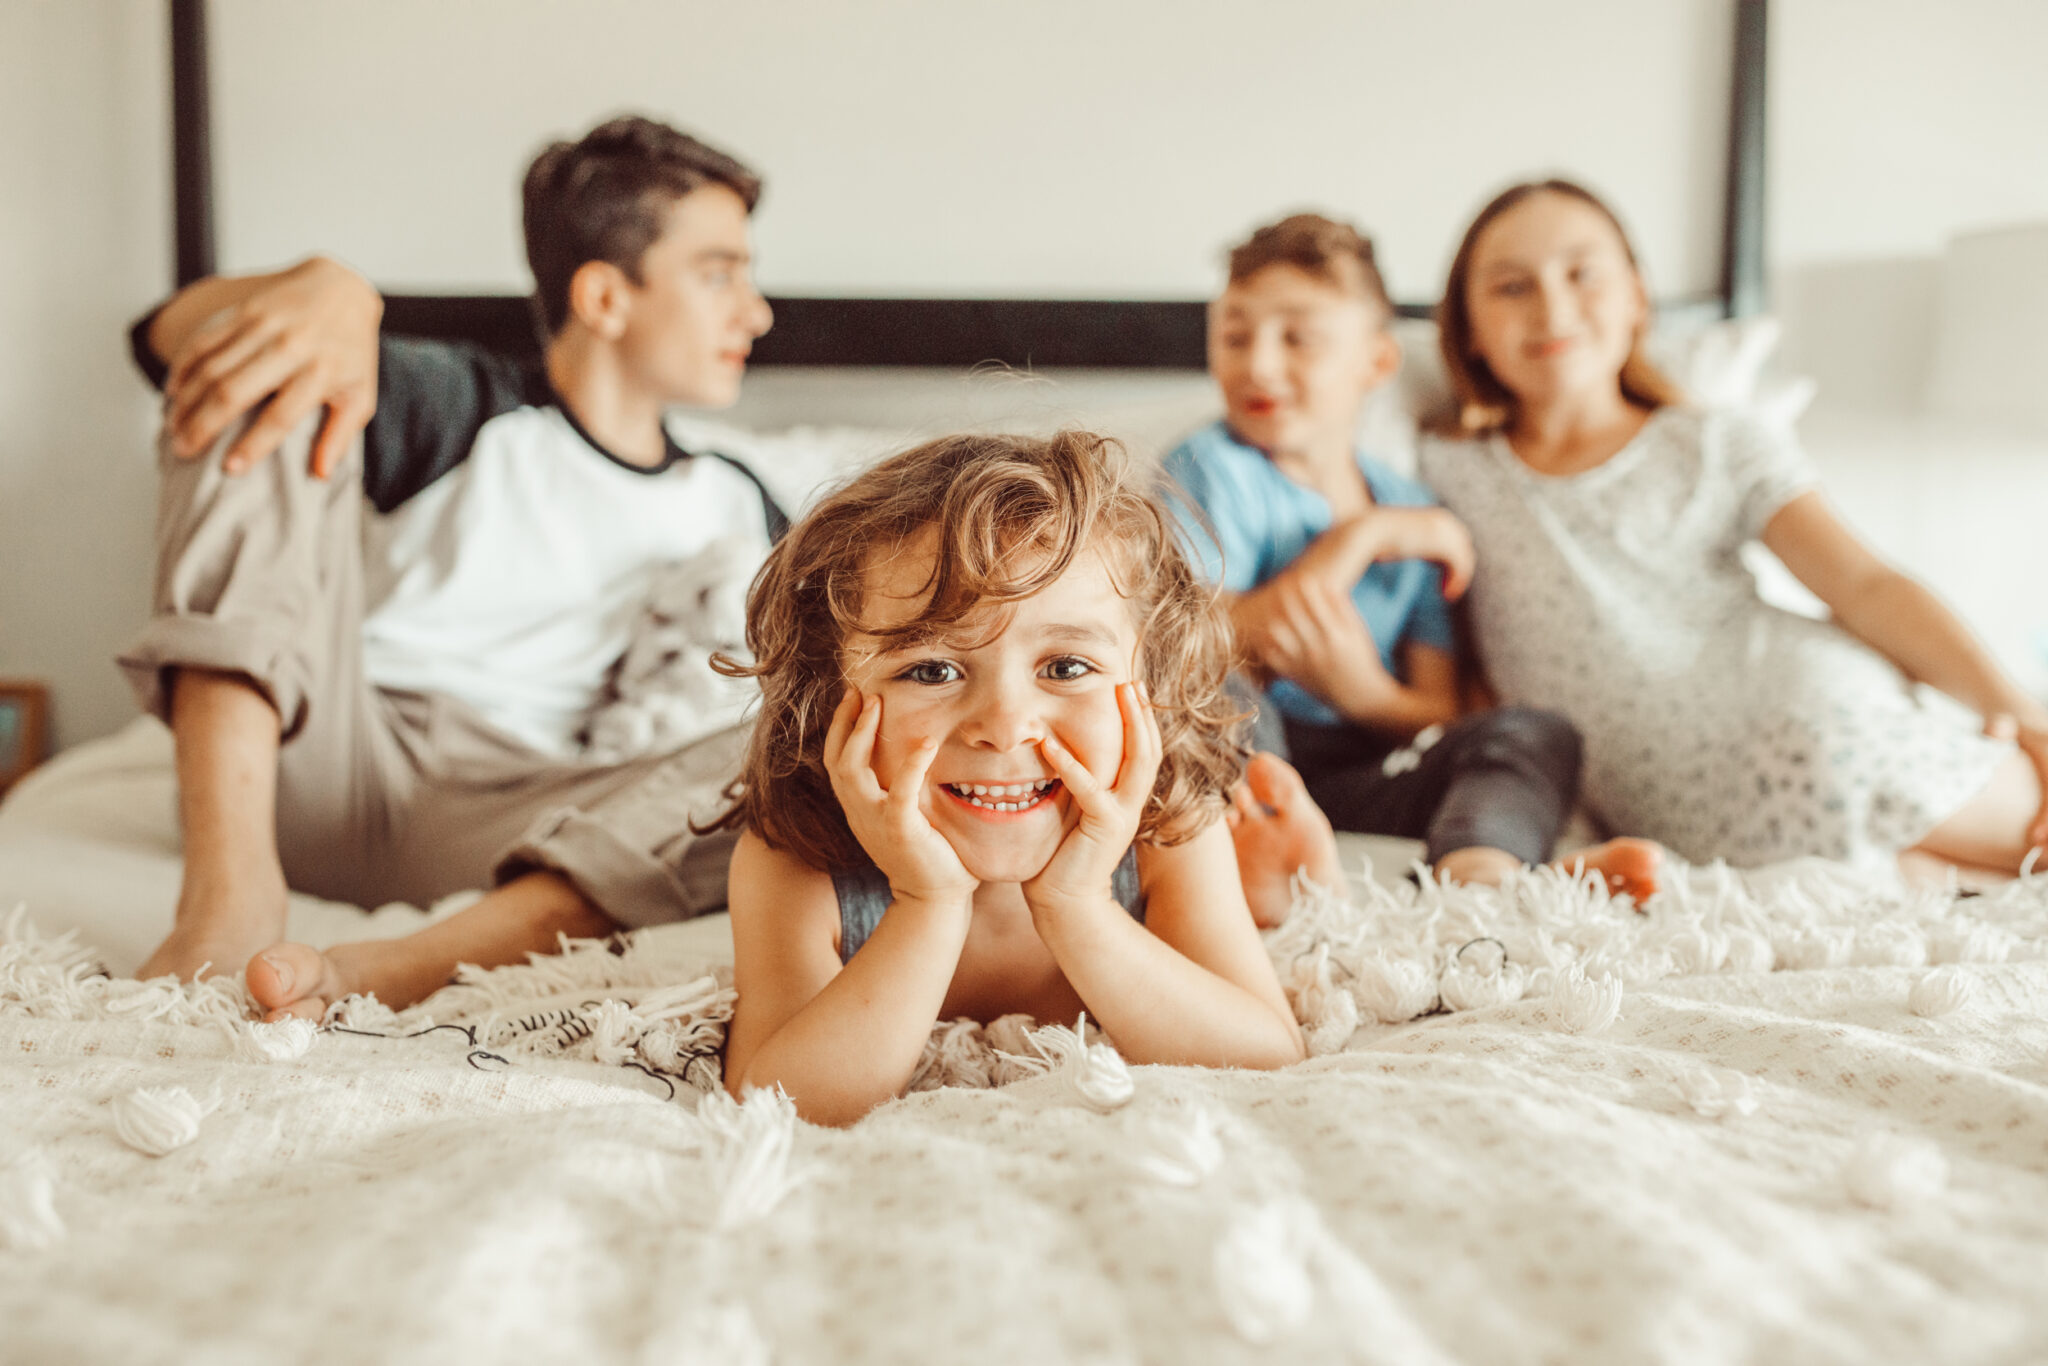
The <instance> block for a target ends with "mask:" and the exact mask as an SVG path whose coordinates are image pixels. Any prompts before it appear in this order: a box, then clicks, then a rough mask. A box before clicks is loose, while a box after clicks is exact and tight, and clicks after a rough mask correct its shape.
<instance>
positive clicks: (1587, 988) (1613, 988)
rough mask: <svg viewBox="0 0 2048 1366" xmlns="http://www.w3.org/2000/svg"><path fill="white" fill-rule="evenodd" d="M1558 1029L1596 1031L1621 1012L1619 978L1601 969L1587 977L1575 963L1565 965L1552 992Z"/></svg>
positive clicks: (1589, 1032)
mask: <svg viewBox="0 0 2048 1366" xmlns="http://www.w3.org/2000/svg"><path fill="white" fill-rule="evenodd" d="M1551 1002H1552V1007H1553V1010H1554V1012H1555V1014H1556V1016H1557V1023H1558V1027H1559V1028H1560V1029H1563V1030H1564V1031H1566V1032H1567V1033H1571V1034H1598V1033H1599V1032H1600V1031H1601V1030H1603V1029H1605V1028H1607V1026H1609V1025H1611V1024H1613V1023H1614V1021H1615V1020H1616V1018H1617V1017H1619V1016H1620V1014H1621V979H1620V978H1618V977H1615V976H1613V975H1612V974H1609V973H1602V974H1600V976H1599V977H1598V978H1597V979H1588V978H1587V976H1586V973H1585V970H1584V969H1583V968H1581V967H1580V966H1579V965H1578V964H1577V963H1574V964H1572V965H1571V966H1570V967H1569V968H1567V969H1565V973H1564V976H1563V977H1561V978H1559V979H1558V983H1557V987H1556V989H1555V990H1554V991H1553V992H1552V993H1551Z"/></svg>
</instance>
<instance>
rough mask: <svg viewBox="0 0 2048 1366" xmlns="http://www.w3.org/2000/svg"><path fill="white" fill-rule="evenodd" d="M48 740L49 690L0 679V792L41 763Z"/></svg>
mask: <svg viewBox="0 0 2048 1366" xmlns="http://www.w3.org/2000/svg"><path fill="white" fill-rule="evenodd" d="M49 738H50V689H49V687H48V686H47V685H46V684H42V683H37V682H33V681H31V680H29V679H25V678H0V793H4V792H5V791H7V789H8V788H10V787H12V786H14V783H15V780H16V779H18V778H20V777H21V776H22V775H23V774H25V773H27V772H28V771H29V770H30V769H32V768H34V767H35V766H36V765H37V764H39V763H41V762H42V761H43V754H44V751H45V749H46V747H47V746H48V744H49Z"/></svg>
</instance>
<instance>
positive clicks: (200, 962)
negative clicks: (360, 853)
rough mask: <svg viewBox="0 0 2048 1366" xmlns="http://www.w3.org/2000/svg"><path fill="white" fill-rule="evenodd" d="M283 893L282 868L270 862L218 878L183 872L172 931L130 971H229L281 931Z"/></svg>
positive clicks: (187, 974)
mask: <svg viewBox="0 0 2048 1366" xmlns="http://www.w3.org/2000/svg"><path fill="white" fill-rule="evenodd" d="M286 897H287V893H286V890H285V884H284V872H283V870H282V869H280V868H278V867H277V866H276V865H275V864H272V865H271V866H270V867H268V868H258V869H254V870H251V871H249V872H247V873H246V874H243V875H240V876H236V877H231V878H223V879H219V880H215V879H200V880H196V881H195V880H192V879H191V877H190V876H189V874H188V878H187V881H186V883H185V885H184V887H183V888H181V889H180V891H179V893H178V909H177V913H176V916H175V918H174V920H173V923H172V928H171V932H170V933H169V934H168V935H166V936H165V937H164V942H163V943H161V944H159V945H157V947H156V951H155V952H154V953H152V954H150V956H149V957H148V958H147V959H145V960H144V961H143V964H142V966H141V967H139V968H137V969H136V970H135V976H136V977H137V978H138V979H142V980H147V979H149V978H151V977H162V976H164V975H165V974H167V973H168V974H172V975H175V976H177V977H180V978H183V979H184V980H186V981H191V980H192V979H193V978H196V977H197V976H198V975H199V974H200V972H201V971H202V970H203V971H204V972H205V973H206V974H207V975H208V976H212V977H218V976H227V977H232V976H234V975H235V974H237V973H239V972H240V971H241V970H242V965H243V964H245V963H247V962H248V961H249V955H251V954H253V953H255V952H256V950H258V949H260V948H262V947H263V946H264V945H265V944H271V943H275V942H276V940H277V937H278V936H279V935H281V934H283V933H284V923H285V911H286V908H287V901H286Z"/></svg>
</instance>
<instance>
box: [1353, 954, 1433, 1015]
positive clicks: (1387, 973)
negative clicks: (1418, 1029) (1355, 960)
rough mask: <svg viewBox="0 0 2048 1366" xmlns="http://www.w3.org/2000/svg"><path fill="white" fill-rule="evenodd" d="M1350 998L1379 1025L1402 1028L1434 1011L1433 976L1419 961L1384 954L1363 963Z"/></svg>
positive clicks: (1354, 979) (1354, 977)
mask: <svg viewBox="0 0 2048 1366" xmlns="http://www.w3.org/2000/svg"><path fill="white" fill-rule="evenodd" d="M1351 994H1352V996H1354V997H1355V998H1357V1001H1358V1004H1359V1006H1360V1007H1361V1008H1362V1009H1363V1010H1364V1012H1365V1013H1366V1014H1368V1015H1370V1016H1372V1017H1373V1018H1374V1019H1376V1020H1378V1021H1379V1022H1380V1023H1381V1024H1390V1025H1391V1024H1406V1023H1408V1021H1410V1020H1412V1019H1414V1018H1415V1017H1416V1016H1418V1015H1426V1014H1428V1013H1429V1012H1430V1011H1431V1010H1433V1009H1435V1007H1436V974H1435V973H1433V972H1431V971H1430V969H1429V965H1428V964H1427V963H1425V962H1423V961H1422V960H1421V959H1419V958H1389V957H1388V956H1387V954H1386V952H1385V950H1380V951H1378V952H1376V953H1374V954H1373V956H1372V957H1370V958H1367V959H1363V960H1361V961H1360V963H1359V965H1358V971H1357V972H1356V973H1355V974H1354V975H1353V976H1352V979H1351Z"/></svg>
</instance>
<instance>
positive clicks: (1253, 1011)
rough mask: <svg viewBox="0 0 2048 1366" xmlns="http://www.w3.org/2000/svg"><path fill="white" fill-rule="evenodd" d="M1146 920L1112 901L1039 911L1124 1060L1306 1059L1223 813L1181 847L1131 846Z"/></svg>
mask: <svg viewBox="0 0 2048 1366" xmlns="http://www.w3.org/2000/svg"><path fill="white" fill-rule="evenodd" d="M1138 873H1139V878H1140V881H1141V883H1142V884H1143V886H1144V889H1145V923H1144V924H1142V925H1140V924H1139V923H1138V922H1137V921H1135V920H1133V919H1132V918H1131V917H1130V916H1129V915H1128V914H1127V913H1126V912H1125V911H1124V910H1123V909H1122V908H1121V907H1119V906H1117V905H1116V904H1115V903H1114V902H1110V901H1106V900H1105V901H1103V902H1101V903H1099V904H1096V905H1093V906H1072V907H1066V908H1061V909H1059V910H1057V911H1055V912H1053V913H1050V914H1046V913H1040V912H1038V909H1037V908H1036V907H1034V908H1033V909H1034V919H1035V921H1036V923H1037V925H1038V931H1039V934H1040V936H1041V937H1042V938H1044V940H1045V942H1046V943H1047V945H1048V946H1050V947H1051V949H1052V951H1053V956H1054V957H1055V958H1056V959H1058V960H1059V963H1060V966H1061V968H1062V970H1064V971H1065V973H1066V975H1067V980H1068V981H1069V982H1070V983H1071V984H1072V985H1073V987H1074V990H1075V991H1076V992H1077V993H1079V995H1080V997H1081V999H1082V1000H1083V1001H1084V1002H1086V1003H1087V1005H1088V1009H1089V1011H1090V1012H1091V1013H1092V1014H1093V1015H1094V1016H1095V1019H1096V1022H1097V1023H1099V1024H1100V1025H1101V1026H1102V1027H1103V1028H1104V1029H1105V1030H1107V1031H1108V1032H1109V1034H1110V1036H1111V1037H1112V1038H1114V1039H1115V1040H1116V1042H1117V1046H1118V1048H1120V1049H1121V1050H1122V1051H1123V1053H1124V1056H1125V1057H1127V1058H1129V1059H1130V1060H1131V1061H1132V1062H1158V1063H1183V1064H1193V1065H1198V1066H1204V1067H1284V1066H1286V1065H1288V1064H1289V1063H1294V1062H1299V1061H1301V1059H1303V1058H1304V1057H1306V1056H1307V1055H1308V1054H1307V1046H1306V1045H1305V1044H1304V1043H1303V1041H1302V1037H1301V1028H1300V1026H1299V1025H1297V1024H1296V1023H1295V1021H1294V1013H1293V1011H1292V1010H1290V1009H1289V1008H1288V1005H1287V997H1286V995H1285V994H1284V993H1283V992H1282V991H1281V990H1280V983H1279V980H1278V979H1277V978H1276V977H1275V976H1274V975H1273V965H1272V961H1271V960H1270V959H1269V958H1267V956H1266V950H1265V946H1264V945H1263V944H1262V943H1261V942H1260V940H1259V935H1258V930H1257V928H1256V926H1254V925H1253V923H1252V918H1251V912H1250V910H1249V909H1248V908H1247V907H1246V906H1245V901H1244V891H1243V888H1242V886H1241V885H1240V880H1239V876H1238V870H1237V855H1236V853H1235V852H1234V851H1233V849H1232V847H1231V843H1230V835H1229V832H1228V831H1227V830H1226V829H1225V828H1224V826H1223V823H1222V822H1221V821H1220V820H1219V821H1216V822H1214V823H1213V824H1211V825H1210V826H1209V827H1208V828H1206V829H1205V830H1203V831H1202V832H1201V833H1200V834H1198V835H1196V836H1195V837H1194V838H1193V839H1191V840H1189V841H1188V842H1186V843H1184V844H1178V845H1174V846H1172V847H1171V848H1160V847H1154V846H1149V845H1140V846H1139V847H1138Z"/></svg>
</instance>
